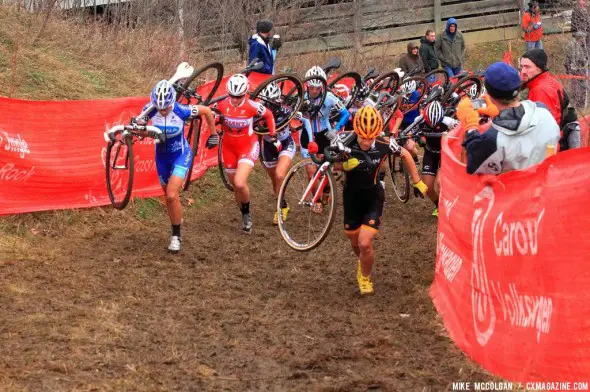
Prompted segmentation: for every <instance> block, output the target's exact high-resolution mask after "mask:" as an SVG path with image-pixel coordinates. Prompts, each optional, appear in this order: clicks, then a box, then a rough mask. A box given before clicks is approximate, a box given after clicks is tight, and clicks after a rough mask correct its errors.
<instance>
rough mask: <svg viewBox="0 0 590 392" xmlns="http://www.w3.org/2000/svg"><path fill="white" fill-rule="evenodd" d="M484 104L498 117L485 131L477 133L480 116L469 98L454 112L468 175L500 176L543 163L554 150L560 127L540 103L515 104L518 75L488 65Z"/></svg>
mask: <svg viewBox="0 0 590 392" xmlns="http://www.w3.org/2000/svg"><path fill="white" fill-rule="evenodd" d="M484 76H485V82H484V83H485V87H486V89H487V92H488V95H489V97H488V99H487V101H488V102H489V103H490V104H491V105H489V106H488V107H487V108H486V109H488V110H490V109H492V108H493V105H495V106H496V108H497V110H496V108H493V109H494V110H495V111H496V113H498V114H497V115H496V116H495V117H494V118H493V119H492V123H491V125H490V127H489V129H488V130H486V131H485V132H483V133H480V132H479V131H478V127H479V114H478V112H476V111H475V110H474V109H473V105H472V104H471V101H470V100H469V98H464V99H463V100H462V101H461V102H460V103H459V106H458V108H457V117H458V118H459V121H460V122H461V125H462V126H463V128H464V129H466V130H467V132H466V133H465V139H464V141H463V146H464V147H465V150H466V155H467V173H469V174H500V173H505V172H507V171H511V170H518V169H525V168H527V167H529V166H532V165H535V164H537V163H540V162H542V161H543V160H544V159H545V157H546V156H547V153H548V152H549V151H551V149H556V148H557V143H558V142H559V126H558V125H557V123H556V122H555V120H554V119H553V117H552V116H551V113H550V112H549V111H548V110H547V108H546V107H545V105H543V104H542V103H535V102H533V101H529V100H527V101H522V102H519V101H518V93H519V91H520V87H521V80H520V76H519V75H518V71H517V70H516V69H514V68H512V67H511V66H510V65H508V64H506V63H504V62H498V63H494V64H492V65H490V66H489V67H488V69H487V70H486V72H485V75H484Z"/></svg>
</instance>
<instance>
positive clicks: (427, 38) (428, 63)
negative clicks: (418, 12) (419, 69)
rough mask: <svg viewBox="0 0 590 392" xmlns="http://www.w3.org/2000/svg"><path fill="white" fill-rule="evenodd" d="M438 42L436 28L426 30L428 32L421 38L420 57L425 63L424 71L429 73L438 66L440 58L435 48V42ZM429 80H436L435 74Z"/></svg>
mask: <svg viewBox="0 0 590 392" xmlns="http://www.w3.org/2000/svg"><path fill="white" fill-rule="evenodd" d="M435 42H436V33H435V32H434V30H426V34H425V35H424V37H422V39H421V40H420V43H421V45H420V57H421V58H422V62H423V63H424V73H428V72H430V71H433V70H435V69H437V68H438V58H437V57H436V51H435V50H434V43H435ZM429 79H431V80H429V81H428V82H430V83H432V82H434V76H430V77H429Z"/></svg>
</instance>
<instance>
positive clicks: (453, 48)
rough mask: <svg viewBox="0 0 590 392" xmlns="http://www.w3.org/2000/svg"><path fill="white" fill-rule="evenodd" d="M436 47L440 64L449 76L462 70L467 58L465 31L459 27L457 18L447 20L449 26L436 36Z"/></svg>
mask: <svg viewBox="0 0 590 392" xmlns="http://www.w3.org/2000/svg"><path fill="white" fill-rule="evenodd" d="M434 48H435V51H436V56H437V57H438V59H439V60H440V65H441V66H442V67H443V68H444V70H445V71H447V73H448V74H449V76H451V77H452V76H455V75H457V74H459V73H460V72H461V69H462V67H463V61H464V60H465V40H464V39H463V33H461V32H460V31H459V29H458V27H457V20H456V19H455V18H449V20H447V27H446V28H445V31H443V33H442V34H439V35H438V37H436V41H435V43H434Z"/></svg>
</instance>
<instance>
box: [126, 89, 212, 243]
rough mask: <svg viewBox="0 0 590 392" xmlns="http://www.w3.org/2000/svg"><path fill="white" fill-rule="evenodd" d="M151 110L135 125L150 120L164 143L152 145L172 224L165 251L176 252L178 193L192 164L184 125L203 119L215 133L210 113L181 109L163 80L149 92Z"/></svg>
mask: <svg viewBox="0 0 590 392" xmlns="http://www.w3.org/2000/svg"><path fill="white" fill-rule="evenodd" d="M150 106H151V107H153V109H151V110H150V111H149V112H147V115H146V116H145V117H144V118H138V119H136V120H135V121H136V122H137V123H138V124H142V125H145V124H146V123H147V122H148V121H150V120H151V122H152V125H153V126H155V127H157V128H159V129H161V130H162V132H163V135H164V140H163V141H162V142H161V143H159V144H156V169H157V171H158V177H159V179H160V185H161V186H162V189H163V190H164V193H165V194H166V207H167V208H168V216H169V217H170V223H171V224H172V237H171V239H170V245H169V246H168V250H169V251H170V252H173V253H177V252H179V251H180V243H181V238H180V225H181V223H182V205H181V204H180V189H181V188H182V185H183V182H184V181H185V177H186V174H187V172H188V170H189V168H190V165H192V164H193V153H192V150H191V147H190V145H189V143H188V141H187V140H186V138H185V137H184V122H185V121H186V120H188V119H190V118H194V117H205V120H206V121H207V125H208V126H209V129H215V119H214V117H213V113H212V112H211V109H209V108H208V107H207V106H201V105H182V104H179V103H178V102H176V90H175V89H174V87H173V86H172V84H170V82H168V81H167V80H161V81H159V82H158V83H157V84H156V86H155V87H154V88H153V89H152V92H151V94H150V102H149V103H148V104H147V105H146V106H145V107H144V112H145V111H146V110H148V108H149V107H150Z"/></svg>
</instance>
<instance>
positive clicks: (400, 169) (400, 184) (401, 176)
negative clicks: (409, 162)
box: [387, 155, 410, 203]
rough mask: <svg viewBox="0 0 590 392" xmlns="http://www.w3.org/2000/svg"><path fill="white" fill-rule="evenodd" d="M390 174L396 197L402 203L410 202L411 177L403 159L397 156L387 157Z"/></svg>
mask: <svg viewBox="0 0 590 392" xmlns="http://www.w3.org/2000/svg"><path fill="white" fill-rule="evenodd" d="M387 161H388V163H389V174H390V176H391V182H392V183H393V190H394V191H395V195H396V196H397V198H398V199H399V200H400V201H401V202H402V203H407V202H408V200H410V175H409V173H408V169H407V168H406V165H405V163H404V161H403V160H402V158H401V157H400V156H396V155H390V156H389V157H387Z"/></svg>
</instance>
